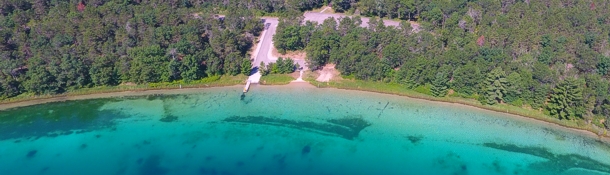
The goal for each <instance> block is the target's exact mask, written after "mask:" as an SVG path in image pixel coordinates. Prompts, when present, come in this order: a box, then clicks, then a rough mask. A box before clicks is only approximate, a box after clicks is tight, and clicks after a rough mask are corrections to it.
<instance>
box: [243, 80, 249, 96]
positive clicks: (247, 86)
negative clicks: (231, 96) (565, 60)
mask: <svg viewBox="0 0 610 175" xmlns="http://www.w3.org/2000/svg"><path fill="white" fill-rule="evenodd" d="M249 89H250V80H248V81H247V82H246V87H244V93H246V92H248V90H249Z"/></svg>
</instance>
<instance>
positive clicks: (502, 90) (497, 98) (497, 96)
mask: <svg viewBox="0 0 610 175" xmlns="http://www.w3.org/2000/svg"><path fill="white" fill-rule="evenodd" d="M507 86H508V81H507V80H506V73H505V72H504V70H502V67H497V68H495V69H493V70H492V71H491V72H489V73H488V74H487V78H486V79H485V94H484V95H485V99H486V101H485V103H486V104H489V105H493V104H496V103H498V102H502V101H503V100H504V96H505V95H506V87H507Z"/></svg>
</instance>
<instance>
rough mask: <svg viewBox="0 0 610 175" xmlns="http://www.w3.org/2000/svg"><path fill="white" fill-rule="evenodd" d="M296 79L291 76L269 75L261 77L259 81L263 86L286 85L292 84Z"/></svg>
mask: <svg viewBox="0 0 610 175" xmlns="http://www.w3.org/2000/svg"><path fill="white" fill-rule="evenodd" d="M292 80H294V78H292V76H290V74H269V75H265V76H262V77H261V80H260V81H259V83H260V84H263V85H285V84H288V83H290V82H291V81H292Z"/></svg>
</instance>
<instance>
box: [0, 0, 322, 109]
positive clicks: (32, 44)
mask: <svg viewBox="0 0 610 175" xmlns="http://www.w3.org/2000/svg"><path fill="white" fill-rule="evenodd" d="M279 2H280V1H277V2H274V1H260V2H252V3H244V2H239V1H235V2H233V1H231V2H230V3H228V2H225V1H186V0H169V1H166V0H152V1H147V0H87V1H81V0H71V1H55V0H52V1H49V0H28V1H25V0H6V1H1V2H0V14H1V15H0V99H3V98H10V97H14V96H17V95H19V94H23V93H31V94H56V93H62V92H66V91H69V90H73V89H78V88H84V87H92V86H113V85H118V84H122V83H137V84H141V83H148V82H171V81H175V80H183V81H191V80H197V79H201V78H202V77H206V76H212V75H222V74H230V75H236V74H239V73H242V72H243V73H246V74H247V73H249V69H250V60H249V58H250V57H249V56H248V55H247V51H248V50H249V49H250V48H251V47H252V45H253V44H252V43H253V40H254V39H255V37H256V36H257V35H259V33H260V32H261V30H262V29H263V24H262V23H261V21H260V19H258V18H257V17H256V15H255V13H256V14H272V13H276V14H290V13H295V12H300V10H305V9H311V8H313V7H317V6H320V5H321V4H320V2H318V1H312V2H306V1H288V2H285V3H284V2H283V1H281V2H283V3H279ZM217 13H222V14H225V15H226V16H224V17H219V16H217V15H214V14H217ZM244 69H248V70H244Z"/></svg>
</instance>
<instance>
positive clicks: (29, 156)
mask: <svg viewBox="0 0 610 175" xmlns="http://www.w3.org/2000/svg"><path fill="white" fill-rule="evenodd" d="M36 153H38V151H37V150H31V151H29V152H28V154H26V155H25V157H27V158H33V157H34V156H36Z"/></svg>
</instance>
